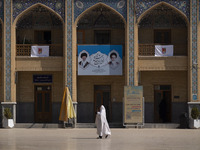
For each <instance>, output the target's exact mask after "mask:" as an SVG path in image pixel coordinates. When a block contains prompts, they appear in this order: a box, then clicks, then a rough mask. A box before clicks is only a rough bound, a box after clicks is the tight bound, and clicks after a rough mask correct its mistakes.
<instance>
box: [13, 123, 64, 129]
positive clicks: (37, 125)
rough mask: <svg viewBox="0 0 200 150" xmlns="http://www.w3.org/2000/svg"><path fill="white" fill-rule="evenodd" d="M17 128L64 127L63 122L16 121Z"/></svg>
mask: <svg viewBox="0 0 200 150" xmlns="http://www.w3.org/2000/svg"><path fill="white" fill-rule="evenodd" d="M15 128H63V124H53V123H16V124H15Z"/></svg>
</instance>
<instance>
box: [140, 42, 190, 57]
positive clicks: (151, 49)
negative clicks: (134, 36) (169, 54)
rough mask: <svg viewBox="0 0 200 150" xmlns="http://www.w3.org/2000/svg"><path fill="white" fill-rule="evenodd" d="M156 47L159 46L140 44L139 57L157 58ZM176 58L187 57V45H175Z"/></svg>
mask: <svg viewBox="0 0 200 150" xmlns="http://www.w3.org/2000/svg"><path fill="white" fill-rule="evenodd" d="M155 45H158V44H139V51H138V53H139V56H155ZM174 56H187V44H175V45H174Z"/></svg>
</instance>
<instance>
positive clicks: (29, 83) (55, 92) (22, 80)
mask: <svg viewBox="0 0 200 150" xmlns="http://www.w3.org/2000/svg"><path fill="white" fill-rule="evenodd" d="M33 74H52V77H53V83H50V85H51V86H52V102H61V101H62V96H63V72H19V73H18V83H17V98H16V101H17V102H34V85H46V84H48V83H46V84H42V83H41V84H39V83H37V84H36V83H33ZM48 85H49V84H48Z"/></svg>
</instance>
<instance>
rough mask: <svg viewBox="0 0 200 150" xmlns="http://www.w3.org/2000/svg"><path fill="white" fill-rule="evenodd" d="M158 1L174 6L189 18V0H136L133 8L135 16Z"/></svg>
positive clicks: (138, 15)
mask: <svg viewBox="0 0 200 150" xmlns="http://www.w3.org/2000/svg"><path fill="white" fill-rule="evenodd" d="M160 2H166V3H168V4H170V5H172V6H174V7H175V8H177V9H178V10H180V11H182V12H183V13H184V14H185V15H186V16H187V17H188V18H190V0H136V7H135V8H136V16H137V18H139V17H140V15H141V14H142V13H144V12H145V11H146V10H148V9H149V8H151V7H152V6H154V5H156V4H158V3H160Z"/></svg>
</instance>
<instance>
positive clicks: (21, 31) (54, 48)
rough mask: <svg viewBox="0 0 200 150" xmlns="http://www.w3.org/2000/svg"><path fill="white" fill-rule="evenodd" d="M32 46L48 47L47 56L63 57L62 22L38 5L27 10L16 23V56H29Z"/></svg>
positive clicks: (55, 15) (52, 13)
mask: <svg viewBox="0 0 200 150" xmlns="http://www.w3.org/2000/svg"><path fill="white" fill-rule="evenodd" d="M32 45H49V56H63V21H62V20H61V18H60V17H58V15H57V14H55V13H54V12H52V11H50V10H49V9H48V8H46V7H44V6H43V5H40V4H37V5H35V6H33V7H32V8H29V10H27V11H26V12H25V13H23V14H22V15H21V16H20V18H18V20H17V23H16V56H30V47H31V46H32ZM27 49H28V50H27Z"/></svg>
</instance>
